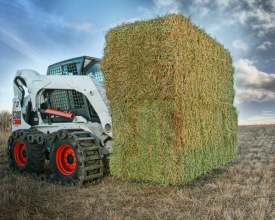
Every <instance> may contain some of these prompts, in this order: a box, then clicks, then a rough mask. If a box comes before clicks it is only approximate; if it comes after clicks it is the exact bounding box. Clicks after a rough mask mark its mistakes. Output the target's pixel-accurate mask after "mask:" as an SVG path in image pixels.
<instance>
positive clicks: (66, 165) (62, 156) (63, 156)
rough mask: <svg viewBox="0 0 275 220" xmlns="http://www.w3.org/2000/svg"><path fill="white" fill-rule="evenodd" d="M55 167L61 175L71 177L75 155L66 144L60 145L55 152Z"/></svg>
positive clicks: (74, 167)
mask: <svg viewBox="0 0 275 220" xmlns="http://www.w3.org/2000/svg"><path fill="white" fill-rule="evenodd" d="M55 160H56V165H57V168H58V170H59V171H60V172H61V173H62V174H63V175H67V176H68V175H71V174H72V173H73V172H74V171H75V169H76V155H75V152H74V150H73V148H72V147H71V146H70V145H68V144H62V145H60V146H59V148H58V149H57V151H56V156H55Z"/></svg>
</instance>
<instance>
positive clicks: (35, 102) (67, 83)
mask: <svg viewBox="0 0 275 220" xmlns="http://www.w3.org/2000/svg"><path fill="white" fill-rule="evenodd" d="M16 76H19V77H22V78H23V79H24V81H25V82H26V84H27V88H28V93H29V97H26V98H25V100H30V101H31V102H32V111H34V112H37V113H38V118H39V119H38V121H39V125H36V126H30V125H29V124H27V123H26V122H25V121H24V119H23V117H22V115H23V113H24V111H25V108H26V106H25V105H23V107H22V108H21V105H20V97H21V91H20V90H19V89H18V87H17V86H16V85H14V99H13V113H14V119H16V118H17V117H18V115H19V113H16V112H20V114H21V118H20V120H21V122H20V124H19V121H16V123H15V121H13V127H12V129H13V131H14V130H18V129H29V128H31V127H32V128H36V129H37V130H39V131H41V132H43V133H52V132H55V131H57V130H59V129H76V128H80V129H84V130H86V131H90V132H92V133H94V134H95V135H96V136H97V137H98V138H99V139H100V140H101V141H104V140H105V139H106V138H108V137H112V130H110V131H105V129H104V128H105V125H106V124H110V125H112V121H111V116H110V113H109V103H108V100H107V98H106V95H105V89H104V87H103V86H102V85H101V84H100V83H98V82H97V80H96V79H95V78H94V77H92V76H84V75H76V76H66V75H63V76H54V75H39V74H38V73H37V72H35V71H33V70H19V71H17V73H16ZM46 89H60V90H76V91H78V92H80V93H82V94H84V95H85V96H86V97H87V99H88V101H89V102H90V104H91V105H92V106H93V108H94V110H95V111H96V113H97V115H98V117H99V119H100V121H101V124H100V123H92V122H89V121H87V120H86V119H85V118H83V117H81V116H76V117H74V120H73V122H69V123H52V124H47V123H45V122H43V120H42V119H41V115H40V113H39V112H38V109H39V107H40V104H41V103H42V102H43V100H42V99H43V97H42V93H43V91H44V90H46ZM25 103H26V102H25ZM16 120H19V119H16ZM108 145H110V143H109V144H108ZM109 151H110V153H111V151H112V149H111V147H110V148H109Z"/></svg>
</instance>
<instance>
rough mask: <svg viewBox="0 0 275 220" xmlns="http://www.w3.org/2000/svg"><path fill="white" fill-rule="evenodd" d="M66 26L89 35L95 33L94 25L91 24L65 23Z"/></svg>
mask: <svg viewBox="0 0 275 220" xmlns="http://www.w3.org/2000/svg"><path fill="white" fill-rule="evenodd" d="M64 26H65V27H68V28H72V29H75V30H79V31H84V32H88V33H92V32H94V29H93V25H92V24H91V23H84V24H77V23H68V22H65V23H64Z"/></svg>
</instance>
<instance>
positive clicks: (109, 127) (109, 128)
mask: <svg viewBox="0 0 275 220" xmlns="http://www.w3.org/2000/svg"><path fill="white" fill-rule="evenodd" d="M111 129H112V126H111V125H110V124H109V123H107V124H106V125H105V131H107V132H110V131H111Z"/></svg>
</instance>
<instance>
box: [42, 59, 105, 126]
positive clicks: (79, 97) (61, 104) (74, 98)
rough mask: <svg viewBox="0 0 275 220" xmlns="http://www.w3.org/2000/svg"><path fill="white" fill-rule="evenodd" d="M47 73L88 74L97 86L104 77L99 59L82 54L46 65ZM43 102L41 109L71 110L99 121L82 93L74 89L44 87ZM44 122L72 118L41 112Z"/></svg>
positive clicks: (91, 119)
mask: <svg viewBox="0 0 275 220" xmlns="http://www.w3.org/2000/svg"><path fill="white" fill-rule="evenodd" d="M47 75H69V76H75V75H90V76H92V77H93V78H94V79H96V81H97V82H98V85H97V86H100V87H104V77H103V73H102V72H101V69H100V59H98V58H94V57H89V56H82V57H76V58H72V59H69V60H64V61H61V62H58V63H55V64H52V65H50V66H49V67H48V70H47ZM43 97H44V100H45V102H44V103H42V104H41V106H40V108H41V109H48V108H50V109H54V110H58V111H63V112H71V113H74V114H75V115H78V116H82V117H84V118H86V119H87V120H88V121H91V122H98V123H100V119H99V117H98V114H97V113H96V111H95V110H94V108H93V106H92V105H91V104H90V102H89V101H88V100H87V97H85V95H84V94H81V93H80V92H77V91H75V90H59V89H46V90H45V91H44V92H43ZM41 116H42V119H43V121H44V123H46V122H48V121H49V120H51V122H53V123H64V122H72V120H73V119H72V118H64V117H59V116H52V117H51V116H49V115H47V114H41Z"/></svg>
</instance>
